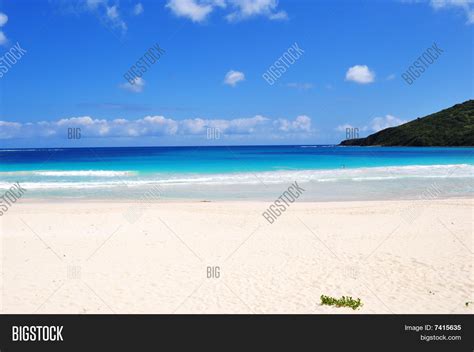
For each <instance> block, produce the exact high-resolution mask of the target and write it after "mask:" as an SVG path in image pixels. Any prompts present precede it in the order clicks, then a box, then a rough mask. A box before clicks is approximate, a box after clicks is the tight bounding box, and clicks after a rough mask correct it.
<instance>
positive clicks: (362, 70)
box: [346, 65, 375, 84]
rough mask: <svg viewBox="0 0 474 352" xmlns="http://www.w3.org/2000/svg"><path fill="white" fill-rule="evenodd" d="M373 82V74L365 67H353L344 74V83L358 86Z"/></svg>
mask: <svg viewBox="0 0 474 352" xmlns="http://www.w3.org/2000/svg"><path fill="white" fill-rule="evenodd" d="M374 80H375V73H374V72H373V71H371V70H370V69H369V67H368V66H366V65H355V66H352V67H350V68H349V69H348V70H347V72H346V81H352V82H356V83H359V84H368V83H372V82H374Z"/></svg>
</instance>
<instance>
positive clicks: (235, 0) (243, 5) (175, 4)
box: [166, 0, 288, 22]
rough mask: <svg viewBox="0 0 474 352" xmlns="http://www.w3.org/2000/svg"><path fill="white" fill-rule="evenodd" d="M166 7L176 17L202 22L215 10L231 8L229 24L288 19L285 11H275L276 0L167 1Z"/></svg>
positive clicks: (228, 17) (228, 15) (227, 17)
mask: <svg viewBox="0 0 474 352" xmlns="http://www.w3.org/2000/svg"><path fill="white" fill-rule="evenodd" d="M166 7H167V8H169V9H170V10H171V11H172V12H173V13H174V14H175V15H176V16H179V17H186V18H189V19H190V20H191V21H193V22H203V21H205V20H206V19H207V17H208V16H209V15H210V14H211V13H212V12H213V11H214V10H215V9H216V8H221V9H224V8H231V12H230V13H228V14H227V15H226V16H225V17H226V19H227V20H228V21H229V22H235V21H240V20H244V19H247V18H251V17H256V16H264V17H266V18H268V19H270V20H284V19H287V18H288V15H287V13H286V12H285V11H283V10H280V11H277V7H278V0H168V2H167V4H166Z"/></svg>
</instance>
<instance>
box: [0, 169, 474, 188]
mask: <svg viewBox="0 0 474 352" xmlns="http://www.w3.org/2000/svg"><path fill="white" fill-rule="evenodd" d="M33 172H34V173H35V174H34V175H35V176H40V175H41V176H75V177H77V176H96V177H104V178H105V179H104V180H97V179H94V180H90V181H86V180H82V181H80V182H77V181H73V180H71V181H70V182H64V181H63V180H61V181H63V182H57V181H54V182H53V181H47V180H45V179H44V178H41V179H38V182H34V181H33V180H34V176H33V177H31V176H30V177H28V179H27V180H24V182H23V181H21V179H20V181H21V185H22V186H23V187H25V188H26V189H67V188H74V189H78V188H111V187H138V186H145V185H153V184H159V185H163V186H177V185H183V186H185V185H188V186H189V185H216V186H218V185H257V184H281V183H289V182H290V183H291V182H293V181H298V182H301V183H304V182H373V181H384V180H387V181H388V180H397V179H404V178H421V179H433V178H472V177H473V176H474V166H473V165H468V164H457V165H415V166H390V167H372V168H356V169H330V170H284V171H265V172H241V173H228V174H183V173H181V174H175V175H169V174H163V173H162V174H149V175H144V176H141V177H133V178H126V179H120V178H116V179H111V178H112V177H114V176H129V175H131V174H133V172H132V171H105V170H80V171H33ZM18 173H23V174H24V172H18ZM3 174H5V173H3ZM10 174H12V173H10ZM0 176H2V173H0ZM10 186H11V183H9V182H0V189H6V188H9V187H10Z"/></svg>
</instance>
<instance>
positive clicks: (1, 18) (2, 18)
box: [0, 12, 8, 27]
mask: <svg viewBox="0 0 474 352" xmlns="http://www.w3.org/2000/svg"><path fill="white" fill-rule="evenodd" d="M7 22H8V16H7V15H6V14H4V13H3V12H0V27H3V26H4V25H5V24H6V23H7Z"/></svg>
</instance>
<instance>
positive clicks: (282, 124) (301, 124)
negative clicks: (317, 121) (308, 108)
mask: <svg viewBox="0 0 474 352" xmlns="http://www.w3.org/2000/svg"><path fill="white" fill-rule="evenodd" d="M274 124H275V125H276V126H277V128H278V130H279V131H283V132H311V119H310V118H309V117H308V116H306V115H300V116H298V117H296V119H295V120H294V121H289V120H287V119H278V120H276V121H275V123H274Z"/></svg>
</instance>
